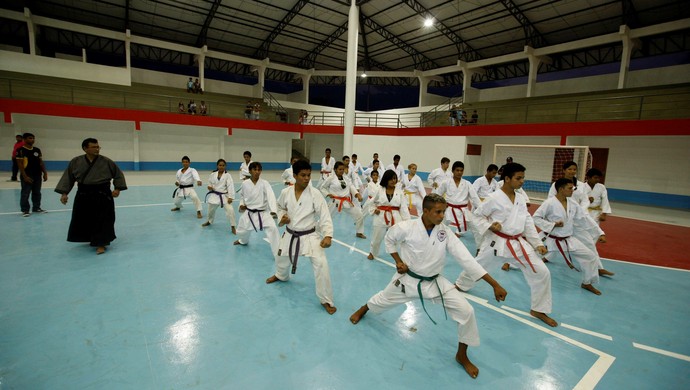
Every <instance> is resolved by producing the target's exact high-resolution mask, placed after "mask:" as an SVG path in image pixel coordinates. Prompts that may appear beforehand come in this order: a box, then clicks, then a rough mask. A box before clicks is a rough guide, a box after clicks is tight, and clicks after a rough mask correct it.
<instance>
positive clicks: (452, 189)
mask: <svg viewBox="0 0 690 390" xmlns="http://www.w3.org/2000/svg"><path fill="white" fill-rule="evenodd" d="M452 172H453V177H452V178H451V179H450V180H446V181H444V182H442V183H441V184H440V185H439V186H438V188H436V189H434V193H435V194H439V195H441V196H444V195H445V197H446V201H447V202H448V208H447V209H446V221H447V223H448V225H450V226H455V227H457V229H458V232H457V233H456V235H457V236H458V237H460V236H461V235H462V234H464V233H466V232H467V229H468V226H469V225H470V224H471V223H473V222H472V221H471V219H470V218H471V215H472V213H471V212H470V210H469V208H468V207H469V206H470V205H472V209H476V208H477V207H479V204H480V203H481V200H479V197H478V196H477V192H476V191H475V190H474V187H473V186H472V184H471V183H470V182H469V181H467V180H465V179H463V178H462V175H463V173H464V172H465V164H463V162H462V161H456V162H454V163H453V170H452Z"/></svg>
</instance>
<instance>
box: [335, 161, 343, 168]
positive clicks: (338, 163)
mask: <svg viewBox="0 0 690 390" xmlns="http://www.w3.org/2000/svg"><path fill="white" fill-rule="evenodd" d="M341 165H342V166H345V163H344V162H342V161H336V162H335V165H333V170H336V169H338V167H340V166H341Z"/></svg>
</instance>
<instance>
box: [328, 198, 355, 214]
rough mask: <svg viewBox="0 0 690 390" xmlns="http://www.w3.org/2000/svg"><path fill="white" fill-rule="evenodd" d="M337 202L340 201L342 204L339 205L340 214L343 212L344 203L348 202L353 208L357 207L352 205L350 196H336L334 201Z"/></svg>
mask: <svg viewBox="0 0 690 390" xmlns="http://www.w3.org/2000/svg"><path fill="white" fill-rule="evenodd" d="M336 200H339V201H340V203H339V204H338V212H341V211H342V210H343V203H345V202H348V203H349V204H350V205H352V207H355V204H354V203H352V198H350V197H349V196H334V197H333V201H334V202H335V201H336Z"/></svg>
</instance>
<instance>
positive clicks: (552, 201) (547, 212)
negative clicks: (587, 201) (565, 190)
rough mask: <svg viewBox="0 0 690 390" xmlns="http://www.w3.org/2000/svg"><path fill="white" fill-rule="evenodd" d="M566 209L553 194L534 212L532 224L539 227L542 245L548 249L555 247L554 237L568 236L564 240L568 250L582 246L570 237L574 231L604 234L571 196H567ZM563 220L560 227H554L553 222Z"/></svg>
mask: <svg viewBox="0 0 690 390" xmlns="http://www.w3.org/2000/svg"><path fill="white" fill-rule="evenodd" d="M567 204H568V211H567V212H566V210H565V209H564V208H563V205H562V204H561V202H560V201H559V200H558V198H556V197H555V196H554V197H553V198H549V199H547V200H545V201H544V203H542V204H541V206H539V208H538V209H537V211H535V212H534V216H533V219H534V224H535V225H536V226H537V227H539V229H541V233H540V234H541V236H542V239H543V240H544V245H546V247H547V248H548V249H549V250H550V251H555V250H556V249H557V245H556V242H555V241H556V239H554V238H550V237H549V235H551V236H555V237H568V239H566V240H565V241H566V242H567V243H568V248H569V249H570V250H573V251H574V250H578V249H580V248H583V245H582V243H581V242H580V240H577V239H573V238H574V237H572V236H573V235H574V234H575V232H576V231H587V232H588V233H589V234H590V235H592V237H599V236H601V235H602V234H604V231H603V230H601V228H600V227H599V225H597V223H596V222H594V220H593V219H592V218H591V217H590V216H589V215H587V212H585V210H584V209H583V208H582V207H580V205H579V204H577V202H576V201H575V200H573V199H572V198H567ZM558 221H563V226H562V227H554V225H555V223H556V222H558Z"/></svg>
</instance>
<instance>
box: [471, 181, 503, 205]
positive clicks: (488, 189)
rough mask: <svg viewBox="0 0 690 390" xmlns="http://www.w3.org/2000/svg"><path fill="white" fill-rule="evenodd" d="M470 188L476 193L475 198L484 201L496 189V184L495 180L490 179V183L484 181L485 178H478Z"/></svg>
mask: <svg viewBox="0 0 690 390" xmlns="http://www.w3.org/2000/svg"><path fill="white" fill-rule="evenodd" d="M472 187H474V190H475V191H477V196H479V198H481V199H484V198H486V197H487V196H489V194H490V193H492V192H494V191H496V189H498V182H497V181H496V179H491V183H489V181H488V180H487V179H486V176H479V177H478V178H477V180H475V181H474V183H472Z"/></svg>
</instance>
